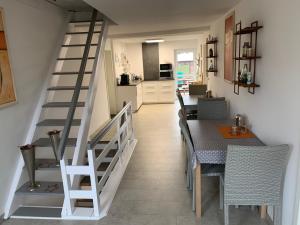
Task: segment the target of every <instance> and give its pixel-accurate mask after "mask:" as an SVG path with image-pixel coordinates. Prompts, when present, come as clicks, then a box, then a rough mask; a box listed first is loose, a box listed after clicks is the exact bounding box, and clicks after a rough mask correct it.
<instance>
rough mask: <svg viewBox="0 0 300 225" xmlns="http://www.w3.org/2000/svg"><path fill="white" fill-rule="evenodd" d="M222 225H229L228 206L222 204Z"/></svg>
mask: <svg viewBox="0 0 300 225" xmlns="http://www.w3.org/2000/svg"><path fill="white" fill-rule="evenodd" d="M224 225H229V205H227V204H224Z"/></svg>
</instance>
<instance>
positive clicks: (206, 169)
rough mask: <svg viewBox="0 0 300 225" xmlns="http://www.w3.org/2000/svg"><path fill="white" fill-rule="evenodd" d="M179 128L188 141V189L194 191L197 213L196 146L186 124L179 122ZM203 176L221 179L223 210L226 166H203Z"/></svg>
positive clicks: (221, 204)
mask: <svg viewBox="0 0 300 225" xmlns="http://www.w3.org/2000/svg"><path fill="white" fill-rule="evenodd" d="M179 126H180V128H181V130H182V133H183V136H184V138H185V141H186V155H187V187H188V189H189V190H192V191H193V201H192V209H193V211H195V194H196V193H195V173H194V169H195V164H196V163H197V162H196V158H195V154H194V153H195V150H194V144H193V141H192V139H191V135H190V131H189V129H188V126H186V125H185V124H184V121H183V120H179ZM201 175H202V176H204V177H219V191H220V208H221V209H222V208H223V185H222V182H223V176H224V165H222V164H201Z"/></svg>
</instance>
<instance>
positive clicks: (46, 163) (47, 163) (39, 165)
mask: <svg viewBox="0 0 300 225" xmlns="http://www.w3.org/2000/svg"><path fill="white" fill-rule="evenodd" d="M67 163H68V165H71V164H72V159H68V161H67ZM35 165H36V169H37V170H60V165H58V166H57V165H56V160H55V159H36V160H35Z"/></svg>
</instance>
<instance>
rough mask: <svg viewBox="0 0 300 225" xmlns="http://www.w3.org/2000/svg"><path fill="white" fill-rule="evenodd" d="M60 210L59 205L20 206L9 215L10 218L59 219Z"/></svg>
mask: <svg viewBox="0 0 300 225" xmlns="http://www.w3.org/2000/svg"><path fill="white" fill-rule="evenodd" d="M61 211H62V208H61V207H34V206H21V207H19V208H18V209H17V210H16V211H15V212H14V213H13V214H12V215H11V218H27V219H61Z"/></svg>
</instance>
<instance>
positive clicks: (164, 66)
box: [159, 63, 172, 70]
mask: <svg viewBox="0 0 300 225" xmlns="http://www.w3.org/2000/svg"><path fill="white" fill-rule="evenodd" d="M159 69H160V70H172V64H171V63H166V64H160V65H159Z"/></svg>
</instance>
